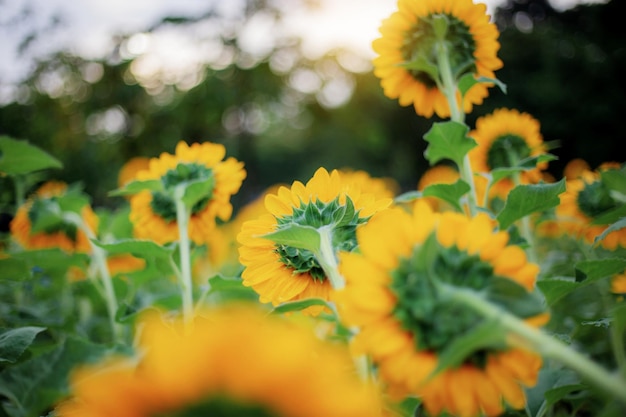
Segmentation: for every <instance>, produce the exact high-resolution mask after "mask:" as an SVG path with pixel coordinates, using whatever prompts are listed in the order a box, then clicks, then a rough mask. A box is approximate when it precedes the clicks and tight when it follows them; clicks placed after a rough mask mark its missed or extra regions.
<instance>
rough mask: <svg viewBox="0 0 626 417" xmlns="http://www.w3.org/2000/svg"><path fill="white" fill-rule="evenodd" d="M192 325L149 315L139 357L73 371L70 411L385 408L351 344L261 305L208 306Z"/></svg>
mask: <svg viewBox="0 0 626 417" xmlns="http://www.w3.org/2000/svg"><path fill="white" fill-rule="evenodd" d="M201 314H202V315H198V316H197V317H196V318H195V320H194V322H193V326H192V327H191V328H189V329H187V331H185V328H184V327H183V322H182V321H181V320H174V321H172V320H171V319H168V318H166V317H164V316H162V315H160V314H158V313H152V314H151V315H149V316H144V317H143V318H142V320H141V324H140V325H141V328H142V330H141V333H140V335H141V337H140V340H139V348H138V350H139V352H138V353H139V356H140V358H139V359H138V364H135V363H134V362H133V361H130V360H128V359H113V360H109V361H108V362H105V363H103V364H99V365H90V366H85V367H83V368H81V369H79V370H78V371H77V372H74V374H73V375H72V378H71V394H72V395H71V397H70V398H69V399H68V400H66V401H64V402H62V403H61V404H59V405H58V406H57V408H56V410H55V415H57V416H59V417H70V416H93V417H95V416H102V417H104V416H115V417H155V416H170V417H174V416H176V417H184V416H246V417H257V416H258V417H319V416H324V417H374V416H381V401H380V396H379V394H378V393H377V390H376V389H374V387H373V386H370V385H366V384H365V383H363V382H362V381H361V380H360V379H359V377H358V376H357V374H356V372H355V370H354V366H353V364H352V362H351V359H350V355H349V354H348V352H347V350H346V349H345V346H340V345H335V344H330V343H326V342H323V341H322V340H320V339H318V338H317V337H316V336H315V335H314V333H313V332H312V331H311V329H310V328H309V327H304V326H303V325H301V324H300V325H298V324H296V323H295V322H293V321H287V320H285V319H284V317H278V316H267V312H265V311H261V310H260V309H257V308H253V307H252V306H247V307H244V306H243V305H238V306H235V305H229V306H227V307H222V308H219V309H212V310H205V311H202V312H201Z"/></svg>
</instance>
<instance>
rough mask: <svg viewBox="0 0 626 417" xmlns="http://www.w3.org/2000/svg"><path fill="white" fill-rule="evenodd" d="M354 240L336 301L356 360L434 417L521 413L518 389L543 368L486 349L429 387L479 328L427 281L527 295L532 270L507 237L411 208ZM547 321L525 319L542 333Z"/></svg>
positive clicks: (534, 358) (525, 357)
mask: <svg viewBox="0 0 626 417" xmlns="http://www.w3.org/2000/svg"><path fill="white" fill-rule="evenodd" d="M357 238H358V242H359V248H360V252H359V253H356V252H352V253H342V254H340V263H339V266H340V270H341V272H342V273H343V275H344V276H345V279H346V287H345V289H343V290H340V291H336V292H335V293H334V295H333V300H334V301H335V302H336V303H337V308H338V311H339V313H340V317H341V318H342V320H343V321H344V322H345V323H346V324H347V325H349V326H354V327H356V328H358V329H359V332H358V333H357V334H356V336H355V337H354V339H353V345H352V347H353V349H354V353H355V354H368V355H370V357H371V358H372V360H373V362H374V365H375V366H376V367H377V369H378V372H379V376H380V378H381V381H382V382H384V383H385V384H386V385H387V388H388V391H389V393H390V394H391V395H394V396H397V397H398V398H402V397H404V396H406V395H417V396H419V397H421V399H422V401H423V404H424V406H425V408H426V410H427V411H428V412H429V413H430V414H431V415H439V414H440V413H441V412H443V411H446V412H448V413H450V414H451V415H456V416H462V417H465V416H468V417H469V416H476V415H479V414H480V413H484V414H486V415H488V416H495V415H498V414H500V413H502V412H503V409H504V405H503V400H504V401H505V402H506V403H508V404H510V405H511V406H512V407H515V408H521V407H523V406H524V403H525V397H524V391H523V390H522V385H526V386H531V385H534V384H535V382H536V380H537V375H538V371H539V368H540V366H541V358H540V356H538V355H536V354H534V353H530V352H528V351H525V350H522V349H518V348H505V347H497V348H496V347H487V348H484V349H481V350H478V351H476V352H474V353H472V354H471V355H470V356H469V357H467V358H466V359H465V360H464V361H463V362H462V363H461V364H460V365H459V366H458V367H455V368H449V369H446V370H443V371H441V372H440V373H438V374H437V375H436V376H434V377H433V378H432V379H431V378H430V374H431V373H432V372H433V370H435V369H436V367H437V363H438V357H439V354H440V353H441V352H442V351H443V350H444V349H445V348H446V347H447V346H449V345H450V343H452V342H453V341H454V340H455V338H456V337H458V336H460V335H462V334H464V333H465V332H467V331H468V330H470V329H471V328H473V327H475V326H477V325H480V324H481V323H482V321H481V317H480V316H479V315H478V314H477V313H474V312H473V310H469V309H467V308H464V307H463V306H462V305H457V304H451V303H450V302H449V301H446V300H445V299H438V292H437V291H438V290H437V286H436V285H434V284H433V279H438V280H439V281H438V282H441V283H445V284H446V285H448V286H456V287H463V288H472V289H474V290H476V291H481V292H483V293H486V294H488V293H489V292H490V291H491V290H490V288H491V285H492V284H495V282H497V280H500V281H501V280H510V281H513V282H514V283H516V284H518V285H519V286H521V287H523V288H525V289H526V290H527V291H531V290H532V289H533V288H534V284H535V279H536V276H537V273H538V271H539V267H538V266H537V265H535V264H532V263H529V262H528V261H527V258H526V255H525V253H524V251H523V250H522V249H521V248H519V247H518V246H514V245H507V243H508V238H509V236H508V234H507V233H506V232H503V231H498V232H494V222H493V220H492V219H490V218H489V217H488V216H487V215H486V214H479V215H477V216H476V217H473V218H469V217H467V216H465V215H462V214H460V213H454V212H449V211H448V212H443V213H435V212H433V211H432V209H431V208H430V206H429V205H428V204H427V203H426V202H424V201H420V200H418V201H417V202H416V203H415V205H414V208H413V211H412V212H409V211H407V210H402V209H399V208H391V209H389V210H386V211H384V212H381V213H379V214H378V215H377V216H376V217H374V218H372V220H371V221H370V222H368V224H366V225H364V226H363V227H362V228H360V229H359V230H357ZM435 277H436V278H435ZM510 281H507V282H510ZM541 313H543V312H541ZM546 318H547V315H546V314H545V313H544V314H540V312H538V313H537V315H531V316H530V317H527V318H526V319H527V320H528V322H529V324H532V325H539V324H542V323H543V322H545V320H546ZM531 320H532V323H531Z"/></svg>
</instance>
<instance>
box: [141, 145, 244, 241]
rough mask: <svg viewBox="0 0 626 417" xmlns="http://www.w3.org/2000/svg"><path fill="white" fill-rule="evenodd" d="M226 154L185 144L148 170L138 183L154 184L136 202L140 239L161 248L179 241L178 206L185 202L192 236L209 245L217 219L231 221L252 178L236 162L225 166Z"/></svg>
mask: <svg viewBox="0 0 626 417" xmlns="http://www.w3.org/2000/svg"><path fill="white" fill-rule="evenodd" d="M225 154H226V149H225V147H224V146H223V145H220V144H215V143H210V142H205V143H202V144H200V143H194V144H192V145H188V144H187V143H185V142H182V141H181V142H179V143H178V145H177V146H176V153H175V154H173V155H172V154H168V153H162V154H161V155H160V156H159V158H152V159H151V160H150V163H149V166H148V169H145V170H142V171H139V172H138V173H137V174H136V177H135V179H136V180H138V181H143V182H145V183H146V184H150V186H149V189H146V190H143V191H141V192H139V193H138V194H136V195H134V196H133V197H132V198H131V200H130V205H131V214H130V219H131V221H132V222H133V225H134V233H135V236H136V237H138V238H147V239H152V240H154V241H156V242H157V243H167V242H172V241H175V240H177V239H178V227H177V223H176V215H177V214H176V211H177V209H176V201H177V200H178V199H182V200H183V201H184V202H185V205H186V206H188V207H187V210H189V212H190V216H191V218H190V221H189V230H188V232H189V236H190V238H191V239H192V240H193V241H194V242H195V243H198V244H201V243H204V242H205V240H206V236H207V235H208V233H210V232H211V230H213V229H214V228H215V225H216V219H218V218H219V219H221V220H224V221H226V220H228V219H229V218H230V216H231V214H232V209H233V208H232V205H231V203H230V197H231V196H232V195H233V194H235V193H237V191H239V188H240V187H241V183H242V181H243V179H244V178H245V176H246V172H245V170H244V169H243V164H242V163H241V162H238V161H237V160H235V159H234V158H227V159H226V160H224V156H225Z"/></svg>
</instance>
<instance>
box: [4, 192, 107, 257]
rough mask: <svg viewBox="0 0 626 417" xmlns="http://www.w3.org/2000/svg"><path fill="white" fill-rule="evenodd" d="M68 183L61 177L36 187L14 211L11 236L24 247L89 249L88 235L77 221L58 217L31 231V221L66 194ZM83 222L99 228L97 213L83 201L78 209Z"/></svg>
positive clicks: (84, 250) (91, 227) (88, 250)
mask: <svg viewBox="0 0 626 417" xmlns="http://www.w3.org/2000/svg"><path fill="white" fill-rule="evenodd" d="M67 190H68V187H67V184H66V183H64V182H61V181H48V182H46V183H44V184H43V185H42V186H41V187H39V188H38V189H37V191H36V192H35V194H34V195H33V196H32V197H31V198H29V199H28V201H26V202H25V203H24V204H23V205H22V206H21V207H19V208H18V210H17V212H16V213H15V217H14V218H13V220H12V221H11V224H10V230H11V235H12V236H13V238H14V239H15V240H16V241H17V242H18V243H19V244H20V245H21V246H22V247H23V248H25V249H47V248H60V249H63V250H65V251H68V252H83V253H88V252H90V251H91V245H90V243H89V239H88V238H87V236H86V235H85V233H83V232H82V231H81V230H79V229H78V228H77V227H76V225H74V224H71V223H69V222H66V221H64V220H62V219H58V220H57V221H55V222H52V223H48V224H46V225H45V227H44V228H43V229H42V230H38V231H34V232H33V230H32V228H33V223H35V222H36V221H37V219H39V218H40V217H41V216H45V215H46V205H47V204H48V203H54V202H55V201H56V200H57V199H58V198H60V197H62V196H63V195H65V193H66V192H67ZM81 217H82V219H83V221H84V222H85V224H86V225H87V226H88V227H89V228H90V229H91V230H92V231H95V230H97V228H98V217H97V216H96V214H95V213H94V212H93V210H92V209H91V207H89V206H88V205H85V206H84V207H83V208H82V210H81Z"/></svg>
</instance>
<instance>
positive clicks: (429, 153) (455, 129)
mask: <svg viewBox="0 0 626 417" xmlns="http://www.w3.org/2000/svg"><path fill="white" fill-rule="evenodd" d="M468 132H469V127H467V125H465V124H463V123H458V122H454V121H448V122H439V123H433V126H432V127H431V128H430V130H429V131H428V132H426V134H425V135H424V140H425V141H426V142H428V147H427V148H426V151H424V157H425V158H426V159H427V160H428V162H430V164H431V165H435V164H436V163H437V162H439V161H441V160H445V159H449V160H451V161H454V162H455V163H456V165H457V166H462V165H463V158H465V155H466V154H467V153H468V152H469V151H470V150H471V149H472V148H474V147H475V146H476V141H475V140H474V139H472V138H471V137H469V136H467V133H468Z"/></svg>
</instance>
